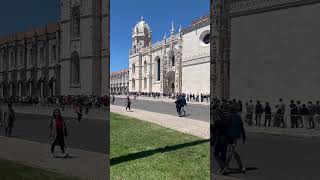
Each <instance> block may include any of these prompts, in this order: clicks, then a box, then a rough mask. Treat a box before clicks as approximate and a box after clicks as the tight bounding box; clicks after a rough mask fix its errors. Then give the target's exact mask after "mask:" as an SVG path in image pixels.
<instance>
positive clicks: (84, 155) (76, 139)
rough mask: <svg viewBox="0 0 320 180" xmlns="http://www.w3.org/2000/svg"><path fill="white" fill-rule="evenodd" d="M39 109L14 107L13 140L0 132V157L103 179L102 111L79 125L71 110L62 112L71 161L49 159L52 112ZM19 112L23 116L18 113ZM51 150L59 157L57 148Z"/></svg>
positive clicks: (94, 113)
mask: <svg viewBox="0 0 320 180" xmlns="http://www.w3.org/2000/svg"><path fill="white" fill-rule="evenodd" d="M26 109H28V111H26ZM40 109H41V110H39V109H37V108H35V107H33V108H31V107H17V108H16V112H17V115H16V118H17V121H16V123H15V126H14V129H13V137H12V138H5V137H3V135H4V129H3V128H1V129H0V144H1V147H5V148H2V149H1V153H0V158H3V159H8V160H13V161H17V162H20V163H23V164H27V165H31V166H36V167H40V168H45V169H49V170H52V171H56V172H62V173H64V174H66V175H72V176H76V177H80V178H83V179H97V180H100V179H101V180H104V179H105V177H106V172H107V138H106V129H107V123H106V120H105V119H103V117H105V115H106V114H105V112H104V111H103V110H101V111H98V110H97V111H95V112H91V113H90V114H89V115H88V116H84V118H83V119H82V120H81V122H80V123H78V121H77V119H76V116H75V114H74V113H73V112H72V111H71V110H66V111H65V112H62V115H63V116H64V117H65V120H66V122H67V125H68V132H69V136H68V138H67V142H66V143H67V152H68V153H70V155H71V158H68V159H63V158H55V159H52V158H51V156H50V155H51V154H50V145H49V131H48V122H49V119H50V118H51V113H52V111H51V109H50V108H44V107H42V108H40ZM22 111H23V112H27V113H23V114H22V113H21V112H22ZM19 112H20V113H19ZM37 113H38V114H37ZM40 114H42V115H40ZM90 116H92V117H100V119H94V118H92V117H91V118H90ZM55 151H56V152H57V155H59V153H60V148H59V146H56V148H55ZM83 162H86V163H83Z"/></svg>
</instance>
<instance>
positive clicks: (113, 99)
mask: <svg viewBox="0 0 320 180" xmlns="http://www.w3.org/2000/svg"><path fill="white" fill-rule="evenodd" d="M114 101H115V97H114V94H112V104H114Z"/></svg>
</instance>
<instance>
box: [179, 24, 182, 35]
mask: <svg viewBox="0 0 320 180" xmlns="http://www.w3.org/2000/svg"><path fill="white" fill-rule="evenodd" d="M181 30H182V27H181V24H180V27H179V33H180V32H181Z"/></svg>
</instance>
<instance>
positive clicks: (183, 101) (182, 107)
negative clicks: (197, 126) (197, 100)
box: [180, 95, 187, 116]
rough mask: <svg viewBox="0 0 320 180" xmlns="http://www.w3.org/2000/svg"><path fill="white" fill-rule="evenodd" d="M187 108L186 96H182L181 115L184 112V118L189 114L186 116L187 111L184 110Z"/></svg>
mask: <svg viewBox="0 0 320 180" xmlns="http://www.w3.org/2000/svg"><path fill="white" fill-rule="evenodd" d="M185 106H186V107H187V101H186V97H185V95H181V110H180V112H181V113H180V114H182V112H183V116H186V115H187V114H186V111H185V109H184V107H185Z"/></svg>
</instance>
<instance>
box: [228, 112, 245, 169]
mask: <svg viewBox="0 0 320 180" xmlns="http://www.w3.org/2000/svg"><path fill="white" fill-rule="evenodd" d="M229 119H230V120H229V126H228V129H227V139H228V148H227V159H226V166H227V168H228V169H229V164H230V162H231V160H232V157H234V158H235V159H236V161H237V164H238V168H239V170H240V171H241V172H242V173H245V172H246V168H245V167H244V165H243V163H242V161H241V157H240V153H239V152H238V150H237V144H238V140H239V139H242V142H243V144H245V141H246V133H245V130H244V126H243V123H242V118H241V115H240V114H239V113H238V107H237V106H231V107H230V115H229Z"/></svg>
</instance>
